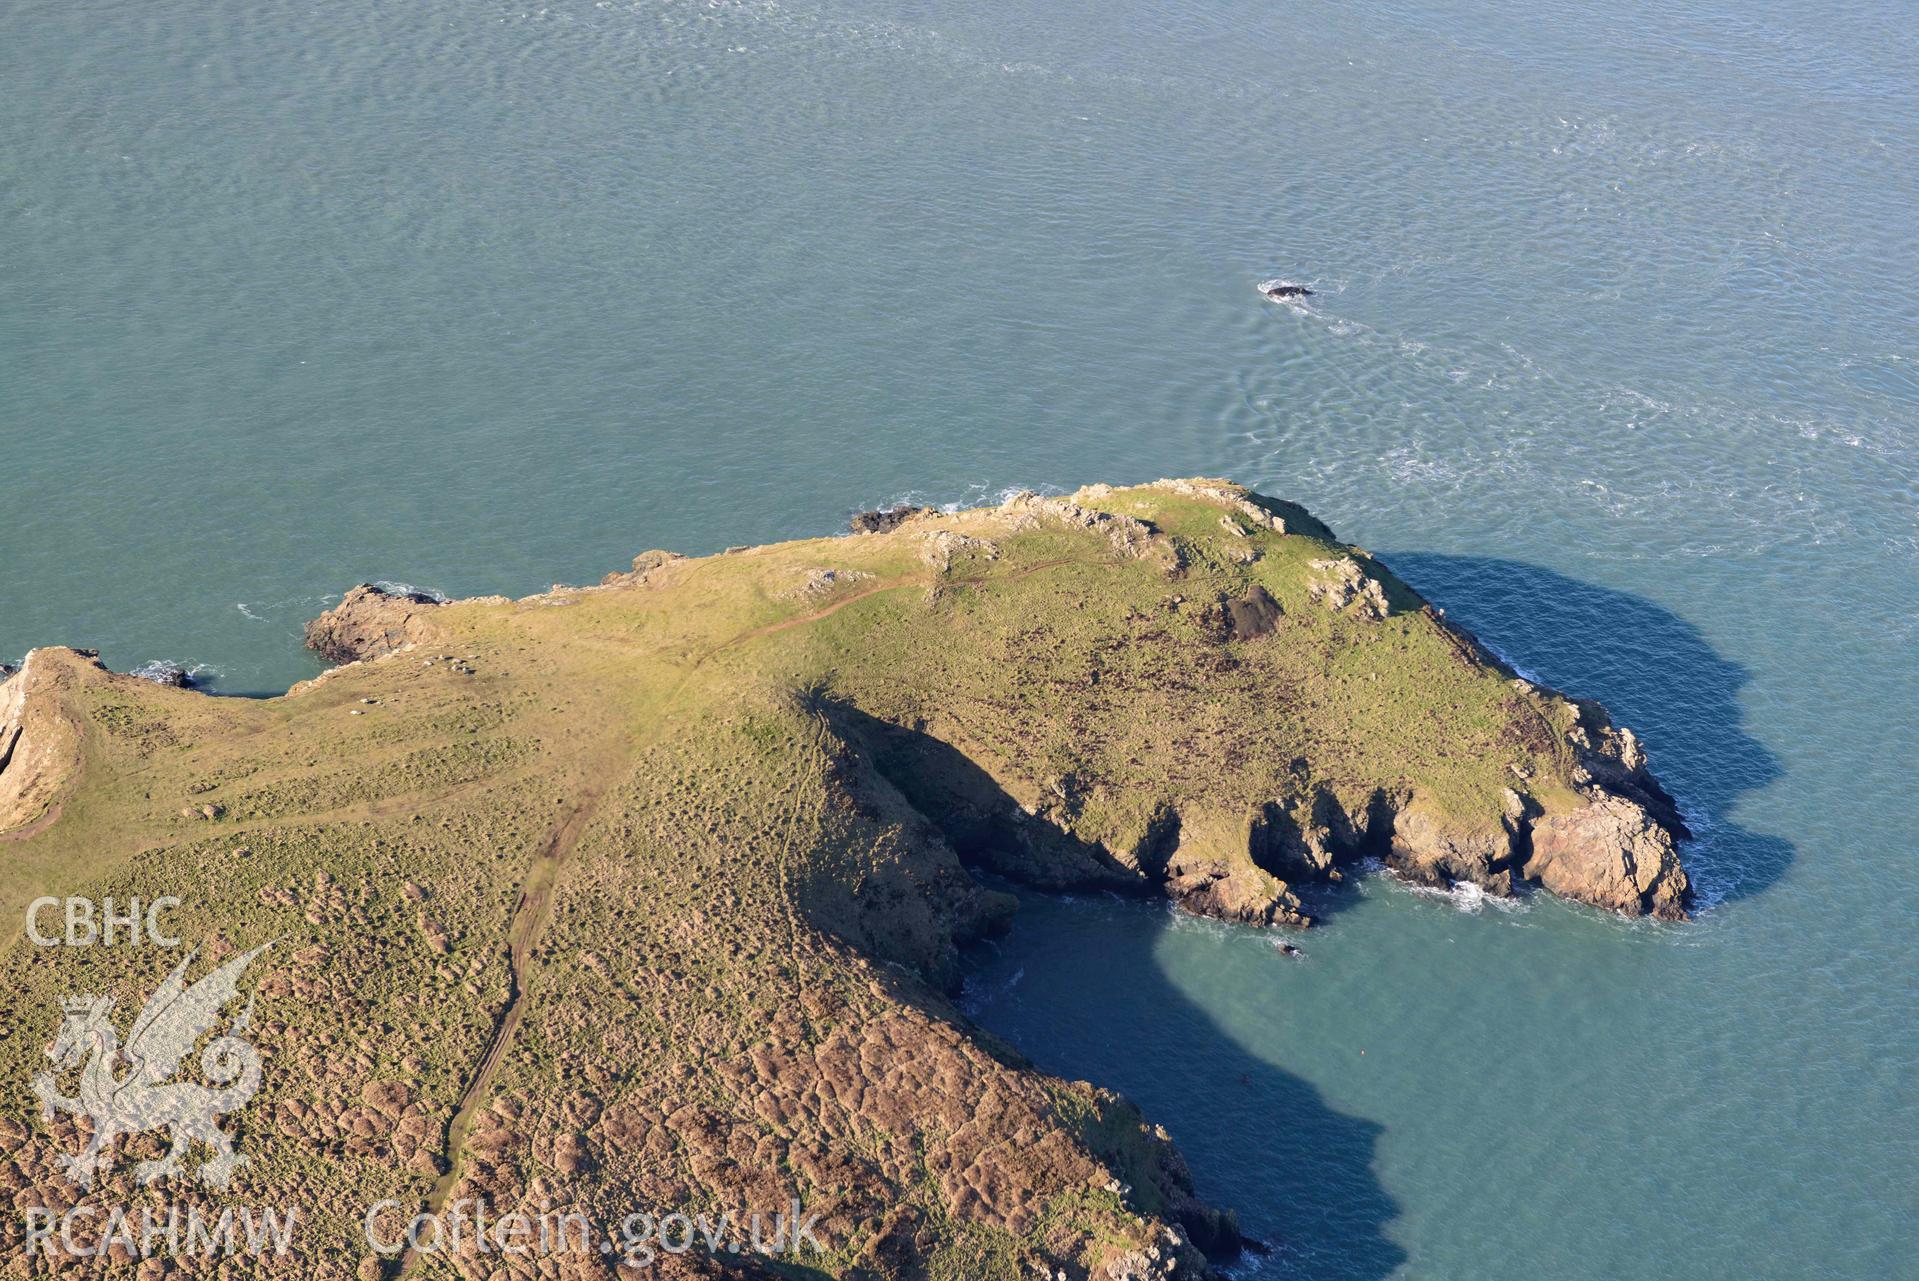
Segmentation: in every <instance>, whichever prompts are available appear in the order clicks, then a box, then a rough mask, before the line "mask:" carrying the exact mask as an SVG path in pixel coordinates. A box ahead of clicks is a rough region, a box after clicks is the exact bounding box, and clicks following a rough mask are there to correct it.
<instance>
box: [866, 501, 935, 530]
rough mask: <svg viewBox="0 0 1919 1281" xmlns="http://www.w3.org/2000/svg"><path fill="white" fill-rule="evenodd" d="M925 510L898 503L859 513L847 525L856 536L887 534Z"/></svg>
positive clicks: (909, 504)
mask: <svg viewBox="0 0 1919 1281" xmlns="http://www.w3.org/2000/svg"><path fill="white" fill-rule="evenodd" d="M926 510H927V509H926V508H924V507H915V506H913V505H912V504H911V503H900V504H899V505H897V506H894V507H882V508H879V509H878V510H876V511H870V512H860V513H859V514H858V515H856V516H854V517H853V519H852V520H851V521H849V522H848V524H849V525H850V526H851V527H852V530H853V532H854V533H856V534H889V533H891V532H892V531H894V530H896V529H898V528H899V527H900V526H901V525H904V524H905V523H906V522H907V521H909V520H911V519H913V517H915V516H919V515H923V514H925V512H926Z"/></svg>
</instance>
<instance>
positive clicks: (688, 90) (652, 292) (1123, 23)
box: [0, 0, 1919, 1281]
mask: <svg viewBox="0 0 1919 1281" xmlns="http://www.w3.org/2000/svg"><path fill="white" fill-rule="evenodd" d="M1915 29H1916V28H1915V24H1914V23H1913V21H1912V15H1911V11H1910V9H1909V8H1907V7H1906V6H1903V5H1900V4H1895V3H1891V2H1889V0H1867V2H1866V3H1849V4H1844V5H1840V4H1835V3H1831V2H1830V0H1824V2H1813V0H1801V2H1796V3H1757V4H1755V3H1737V4H1735V3H1730V2H1729V0H1724V2H1701V0H1679V3H1676V4H1670V5H1661V6H1637V5H1629V6H1623V7H1622V6H1619V5H1600V4H1588V3H1560V2H1557V0H1555V2H1551V3H1547V4H1544V5H1538V6H1526V5H1518V4H1491V3H1473V2H1471V0H1437V2H1436V3H1433V4H1429V5H1411V4H1399V3H1379V2H1373V3H1360V4H1355V5H1348V6H1333V5H1326V4H1303V5H1266V4H1254V3H1250V2H1248V0H1219V3H1216V4H1212V5H1198V4H1194V3H1190V2H1189V0H1175V2H1174V3H1171V4H1158V5H1147V4H1140V3H1137V0H1116V3H1114V4H1110V5H1104V6H1061V5H1034V4H985V3H959V4H953V3H948V4H942V5H930V4H923V3H910V2H906V0H894V2H893V3H883V2H878V0H867V2H865V3H851V4H823V3H819V2H818V0H778V2H777V3H775V2H770V0H769V2H765V3H732V2H728V0H710V2H709V0H703V2H700V3H692V2H690V0H639V2H637V3H635V2H632V0H599V2H598V3H593V2H592V0H553V2H552V3H549V4H546V5H526V4H501V3H497V0H466V2H463V3H457V4H456V3H452V2H451V0H417V2H415V3H409V4H404V5H402V4H391V3H389V4H364V3H349V4H335V5H315V4H286V3H275V2H273V0H268V2H267V3H257V2H256V3H246V4H242V3H237V2H236V0H201V2H200V3H196V4H192V5H186V4H179V3H174V2H172V0H154V2H153V3H145V4H138V5H135V4H128V3H124V2H113V3H109V2H106V0H62V2H61V3H57V4H56V3H51V2H50V0H15V2H14V3H12V4H10V5H7V6H5V7H4V8H0V83H4V85H5V86H6V87H7V88H6V94H5V106H4V107H0V657H9V658H10V657H16V656H17V655H18V654H19V653H21V652H22V651H24V650H25V649H27V648H28V647H29V646H31V645H35V644H43V643H54V642H60V643H70V644H82V645H95V646H98V647H100V648H101V649H102V650H103V651H104V654H105V656H106V658H107V659H108V661H109V662H110V663H112V664H113V665H115V666H117V667H133V666H137V665H139V664H141V663H143V662H146V661H148V660H151V659H161V658H165V659H174V660H179V661H182V662H186V663H189V664H206V665H208V666H209V667H210V668H211V669H212V672H213V673H217V675H214V676H213V679H214V682H215V684H216V687H217V688H220V689H223V690H226V691H228V692H236V693H249V692H270V691H275V690H279V689H283V688H284V687H285V686H286V685H287V684H288V683H290V682H291V681H293V680H296V679H299V678H301V677H303V676H306V675H309V674H310V673H311V672H312V671H314V670H315V665H314V664H313V662H312V660H311V659H310V658H308V657H307V656H305V655H303V654H302V653H301V652H300V651H299V649H298V640H297V632H298V627H299V624H300V623H301V622H302V621H304V619H306V618H307V617H309V616H311V615H312V614H314V613H316V612H317V611H318V610H319V609H320V608H322V607H324V605H325V604H326V603H327V602H328V600H329V599H330V597H331V595H333V594H336V593H338V592H339V591H340V590H342V589H343V588H345V587H346V586H349V585H351V584H352V583H355V582H358V581H360V580H362V579H389V580H398V581H406V582H411V583H415V584H420V585H424V586H429V587H433V588H436V589H439V590H442V591H445V592H448V593H451V594H467V593H473V592H491V591H504V592H509V593H521V592H526V591H530V590H535V589H538V588H541V587H544V586H545V585H546V584H548V583H550V582H553V581H556V580H557V581H580V580H590V579H592V578H595V577H597V576H598V575H599V574H600V573H602V572H604V571H605V570H607V569H611V568H616V567H619V566H622V565H623V564H624V563H625V562H626V561H627V560H628V559H629V558H630V557H631V556H632V555H633V554H634V553H635V552H637V551H639V550H641V549H643V548H646V547H652V546H665V547H671V548H676V549H679V550H683V551H692V552H697V551H707V550H713V549H716V548H718V547H721V546H724V545H727V544H731V543H743V542H757V541H763V540H768V539H774V538H781V537H789V536H797V535H807V534H817V533H822V532H827V531H830V530H832V529H834V528H836V527H838V526H839V525H840V523H841V521H842V520H843V518H844V517H845V515H846V514H847V513H848V512H850V511H852V510H854V509H856V508H859V507H863V506H870V505H873V504H875V503H878V502H881V501H884V500H888V499H893V498H899V497H907V496H913V497H918V498H921V499H924V500H933V501H964V500H968V499H978V498H983V497H987V496H990V495H993V494H995V493H997V492H999V491H1000V490H1002V489H1004V488H1007V487H1010V486H1021V485H1024V486H1034V487H1045V486H1060V487H1065V488H1071V487H1074V486H1076V485H1078V484H1080V483H1083V482H1086V481H1091V480H1107V481H1133V480H1142V479H1149V478H1152V477H1155V476H1159V475H1165V474H1193V473H1219V474H1227V475H1231V476H1233V477H1235V478H1237V479H1240V480H1244V481H1247V482H1250V483H1254V484H1257V485H1259V486H1261V487H1263V488H1266V489H1268V490H1270V491H1271V492H1275V493H1280V494H1284V495H1286V496H1289V497H1292V498H1296V499H1298V500H1300V501H1303V502H1305V503H1306V504H1307V505H1309V506H1310V507H1311V508H1312V509H1313V510H1314V511H1315V512H1317V513H1318V514H1320V515H1322V516H1323V517H1325V518H1326V519H1327V520H1328V521H1329V522H1330V523H1331V524H1332V525H1333V526H1334V528H1335V529H1337V530H1338V531H1339V532H1340V533H1341V534H1342V535H1344V536H1346V537H1348V538H1352V539H1356V540H1358V541H1360V542H1362V543H1363V544H1365V545H1366V546H1368V547H1370V548H1372V549H1374V550H1376V551H1378V552H1380V553H1382V554H1383V555H1385V556H1386V557H1387V559H1388V560H1389V561H1390V562H1391V563H1392V564H1394V565H1395V566H1396V567H1397V568H1398V569H1399V570H1400V571H1401V572H1402V574H1404V575H1405V576H1406V577H1408V578H1409V579H1411V580H1412V581H1413V582H1415V583H1416V584H1417V585H1419V586H1420V587H1422V588H1423V589H1425V590H1426V591H1427V592H1428V594H1429V595H1431V596H1432V597H1433V598H1434V599H1436V600H1438V601H1439V602H1440V603H1441V604H1443V605H1445V606H1446V607H1447V608H1448V609H1449V611H1450V612H1451V613H1452V614H1453V615H1454V616H1455V617H1457V618H1460V619H1462V620H1463V621H1465V622H1466V623H1467V624H1468V625H1470V626H1472V627H1474V628H1475V629H1477V630H1479V631H1480V632H1481V633H1482V635H1484V636H1485V637H1486V639H1488V640H1489V641H1490V642H1492V643H1493V644H1495V645H1496V646H1497V647H1499V648H1500V649H1501V650H1502V651H1503V652H1504V653H1506V654H1507V655H1508V656H1510V657H1511V659H1512V660H1513V661H1514V662H1516V663H1518V664H1519V665H1520V666H1521V667H1523V668H1526V669H1529V670H1531V671H1534V672H1536V673H1538V674H1539V675H1540V676H1542V677H1543V678H1545V679H1547V680H1549V681H1552V682H1554V683H1557V684H1560V685H1563V686H1565V687H1567V688H1569V689H1572V690H1574V691H1577V692H1580V693H1584V694H1592V695H1596V696H1599V697H1601V698H1603V699H1604V700H1606V701H1607V702H1608V703H1609V704H1610V705H1611V706H1612V707H1613V709H1614V710H1615V712H1616V713H1617V714H1618V715H1619V716H1620V718H1621V719H1623V720H1624V721H1625V722H1626V723H1627V724H1630V725H1631V726H1633V727H1634V728H1635V729H1637V730H1639V731H1640V732H1641V734H1642V736H1643V737H1644V738H1645V739H1646V740H1647V742H1648V743H1649V745H1650V748H1651V751H1652V754H1653V760H1654V764H1655V767H1656V768H1657V769H1658V770H1659V772H1660V773H1661V775H1662V776H1663V777H1664V778H1665V779H1666V780H1667V781H1668V783H1669V784H1670V785H1671V786H1672V788H1673V790H1674V791H1675V792H1676V793H1677V794H1678V795H1679V796H1680V797H1681V799H1682V801H1683V803H1684V804H1685V806H1686V807H1687V809H1688V812H1689V814H1690V815H1691V816H1692V817H1693V819H1694V820H1695V824H1696V826H1697V827H1698V828H1699V829H1700V832H1701V839H1700V840H1699V842H1698V843H1697V844H1696V845H1695V846H1694V847H1693V849H1692V850H1691V851H1690V853H1689V856H1688V857H1689V861H1690V862H1691V864H1692V866H1693V867H1694V868H1695V872H1696V879H1697V880H1698V881H1699V882H1700V883H1701V885H1702V886H1703V887H1704V888H1705V890H1706V891H1707V899H1708V902H1709V907H1708V908H1707V910H1706V911H1705V912H1704V913H1703V914H1702V915H1701V918H1700V920H1698V921H1697V922H1696V923H1694V924H1692V925H1690V926H1686V927H1682V928H1655V927H1650V926H1646V925H1643V924H1628V923H1623V922H1619V921H1614V920H1611V919H1605V918H1601V917H1599V916H1597V915H1595V914H1592V913H1589V912H1584V911H1579V910H1574V909H1569V908H1566V907H1563V906H1560V905H1557V904H1553V903H1548V902H1541V901H1531V902H1527V903H1525V904H1524V905H1522V906H1521V907H1519V908H1518V909H1517V910H1503V909H1499V908H1492V907H1486V906H1483V905H1478V904H1475V903H1473V902H1471V901H1464V900H1453V899H1440V898H1432V897H1428V896H1423V895H1419V894H1415V893H1413V892H1411V891H1409V890H1406V889H1403V888H1400V887H1396V886H1394V885H1393V884H1391V883H1390V882H1388V881H1385V880H1383V879H1378V878H1375V879H1373V880H1371V881H1369V882H1367V883H1366V884H1364V885H1363V886H1361V887H1360V888H1358V889H1357V890H1355V891H1354V892H1352V893H1350V894H1349V895H1347V896H1345V897H1342V898H1339V899H1336V900H1333V901H1332V902H1330V903H1328V904H1327V908H1328V913H1329V920H1328V921H1327V925H1326V928H1325V929H1323V930H1321V931H1318V932H1316V933H1314V934H1312V935H1310V936H1309V937H1308V938H1306V939H1305V940H1303V942H1304V944H1305V946H1306V951H1307V955H1306V957H1305V958H1304V959H1303V960H1291V959H1288V958H1284V957H1281V956H1280V955H1279V954H1278V953H1276V952H1275V951H1274V950H1273V949H1272V947H1271V945H1270V942H1269V940H1267V939H1266V938H1264V937H1263V936H1260V935H1258V934H1254V933H1250V932H1245V931H1239V930H1232V929H1226V928H1222V927H1219V926H1216V925H1210V924H1205V923H1200V922H1195V921H1188V920H1181V919H1176V918H1173V917H1171V916H1169V915H1167V914H1166V913H1164V912H1162V911H1159V910H1156V909H1154V908H1151V907H1147V906H1143V905H1139V904H1127V903H1114V902H1110V901H1107V900H1103V899H1102V900H1087V901H1081V902H1076V903H1064V902H1057V901H1052V900H1048V899H1044V898H1031V899H1029V901H1028V904H1027V907H1026V909H1025V910H1024V912H1023V914H1022V916H1021V918H1020V922H1019V925H1018V927H1017V929H1016V931H1015V933H1014V935H1013V936H1012V937H1011V938H1010V939H1008V940H1007V941H1006V942H1005V943H1004V944H1003V945H1002V946H1001V947H1000V948H999V949H998V950H997V951H994V952H988V953H986V954H985V955H983V956H982V958H981V960H980V965H979V970H978V973H977V975H976V978H975V980H974V985H973V988H972V993H971V996H970V1001H971V1006H972V1008H973V1009H974V1011H975V1013H976V1014H977V1016H978V1017H979V1018H980V1019H981V1020H982V1021H983V1022H985V1023H986V1024H988V1025H989V1026H991V1027H993V1028H994V1029H996V1030H998V1031H1000V1032H1002V1033H1004V1034H1006V1035H1008V1036H1010V1037H1011V1038H1012V1039H1013V1040H1014V1041H1016V1042H1017V1043H1018V1044H1019V1045H1020V1046H1021V1047H1022V1048H1023V1049H1024V1050H1026V1051H1027V1052H1028V1053H1029V1054H1031V1055H1032V1056H1033V1057H1034V1058H1035V1059H1036V1060H1038V1061H1039V1062H1040V1063H1042V1064H1043V1065H1045V1066H1046V1067H1048V1068H1051V1069H1053V1070H1056V1071H1060V1072H1063V1073H1067V1074H1070V1075H1075V1076H1085V1077H1090V1078H1092V1079H1095V1080H1099V1081H1101V1082H1104V1083H1107V1084H1111V1085H1114V1086H1117V1087H1120V1088H1123V1089H1125V1090H1126V1091H1128V1092H1129V1093H1131V1094H1132V1095H1134V1096H1135V1097H1136V1098H1137V1099H1138V1100H1139V1101H1140V1102H1141V1103H1142V1104H1144V1105H1145V1106H1146V1107H1147V1108H1148V1110H1149V1111H1150V1112H1151V1113H1152V1115H1153V1116H1154V1117H1155V1118H1156V1119H1159V1120H1162V1121H1164V1122H1165V1123H1166V1124H1167V1126H1168V1127H1169V1128H1170V1129H1171V1130H1172V1131H1173V1133H1174V1134H1175V1136H1176V1137H1177V1138H1178V1139H1179V1140H1180V1142H1181V1144H1182V1146H1183V1147H1184V1149H1185V1150H1186V1152H1187V1153H1188V1155H1189V1157H1190V1158H1191V1160H1192V1163H1193V1165H1194V1167H1195V1170H1196V1173H1197V1176H1198V1179H1199V1183H1200V1186H1201V1189H1202V1190H1203V1191H1204V1192H1205V1193H1206V1194H1208V1195H1209V1196H1211V1197H1213V1198H1214V1199H1216V1200H1219V1201H1222V1202H1225V1203H1229V1204H1232V1205H1235V1206H1237V1207H1238V1209H1239V1210H1240V1212H1241V1214H1242V1216H1243V1219H1244V1221H1245V1223H1246V1226H1247V1227H1248V1228H1249V1229H1250V1230H1252V1231H1253V1232H1255V1233H1258V1234H1260V1235H1264V1236H1269V1237H1272V1238H1275V1239H1276V1240H1278V1241H1279V1242H1280V1244H1281V1248H1280V1250H1279V1252H1278V1253H1276V1254H1275V1255H1273V1256H1272V1257H1271V1258H1270V1259H1268V1260H1266V1261H1264V1263H1263V1264H1260V1265H1258V1268H1259V1269H1260V1270H1259V1271H1258V1275H1260V1276H1263V1277H1337V1278H1384V1277H1409V1278H1475V1279H1486V1278H1499V1279H1505V1278H1512V1279H1514V1281H1520V1279H1531V1278H1541V1277H1549V1278H1594V1279H1599V1278H1608V1279H1615V1281H1617V1279H1625V1278H1632V1279H1639V1278H1664V1277H1685V1278H1721V1277H1723V1278H1775V1277H1776V1278H1794V1279H1796V1278H1826V1277H1831V1278H1880V1277H1903V1276H1914V1275H1919V1229H1916V1228H1915V1226H1914V1225H1915V1216H1919V1085H1915V1065H1916V1064H1919V980H1916V979H1915V976H1914V975H1915V962H1919V945H1916V944H1915V942H1914V923H1915V919H1916V914H1915V909H1914V906H1913V905H1914V903H1915V895H1916V891H1919V861H1916V859H1915V845H1916V844H1919V841H1916V840H1915V837H1914V832H1915V831H1919V799H1915V795H1914V787H1913V779H1914V773H1913V771H1914V761H1915V759H1916V758H1919V733H1916V732H1915V730H1914V723H1915V718H1916V717H1919V681H1915V676H1919V657H1916V655H1919V625H1916V624H1915V610H1919V274H1916V273H1915V272H1914V270H1913V268H1914V263H1915V253H1916V251H1919V214H1915V212H1914V211H1915V208H1919V40H1916V39H1915ZM1272 276H1283V277H1287V278H1290V279H1295V280H1300V281H1305V282H1308V283H1310V284H1312V285H1313V287H1314V288H1315V289H1316V290H1317V291H1318V292H1317V295H1316V296H1315V297H1314V298H1313V299H1312V300H1311V304H1310V306H1307V307H1304V308H1299V309H1292V308H1286V307H1280V306H1275V305H1272V304H1268V303H1266V302H1263V301H1262V300H1261V299H1260V298H1259V297H1258V296H1257V295H1256V294H1255V293H1254V291H1253V286H1254V284H1255V283H1256V282H1258V281H1259V280H1261V279H1264V278H1267V277H1272ZM1362 1050H1363V1051H1364V1053H1363V1054H1362V1053H1361V1051H1362Z"/></svg>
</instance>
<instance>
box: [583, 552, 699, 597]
mask: <svg viewBox="0 0 1919 1281" xmlns="http://www.w3.org/2000/svg"><path fill="white" fill-rule="evenodd" d="M685 559H686V557H684V556H682V555H680V553H678V552H668V551H660V550H658V549H657V548H656V549H654V550H653V551H646V552H641V553H640V554H639V555H638V556H635V557H634V558H633V568H632V570H631V571H630V572H627V573H613V574H608V575H607V576H606V577H604V578H602V579H601V580H600V586H602V587H639V586H642V585H644V584H646V583H647V582H648V581H649V580H650V579H651V578H652V577H653V576H654V575H655V573H656V572H657V571H658V570H661V569H664V568H666V567H667V566H668V565H671V564H673V563H674V562H675V561H682V560H685Z"/></svg>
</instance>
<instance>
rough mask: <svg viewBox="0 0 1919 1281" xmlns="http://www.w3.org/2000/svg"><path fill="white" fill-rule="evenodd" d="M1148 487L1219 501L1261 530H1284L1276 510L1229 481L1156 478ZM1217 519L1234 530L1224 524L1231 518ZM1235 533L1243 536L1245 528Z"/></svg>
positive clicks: (1282, 522) (1186, 496)
mask: <svg viewBox="0 0 1919 1281" xmlns="http://www.w3.org/2000/svg"><path fill="white" fill-rule="evenodd" d="M1147 488H1148V489H1160V490H1164V491H1166V492H1167V493H1169V494H1178V495H1180V496H1181V497H1182V498H1199V499H1204V500H1205V501H1207V502H1211V503H1219V504H1220V505H1222V506H1225V507H1230V508H1231V509H1232V510H1233V511H1234V512H1236V513H1238V514H1239V516H1240V517H1241V518H1242V519H1244V520H1247V521H1250V522H1251V523H1252V524H1253V525H1255V526H1257V527H1258V528H1260V529H1270V530H1272V531H1273V532H1274V533H1275V534H1283V533H1285V532H1287V531H1286V521H1285V519H1284V518H1283V517H1281V516H1280V515H1279V513H1277V512H1275V511H1273V510H1272V509H1271V508H1269V507H1266V506H1263V505H1261V504H1260V503H1259V502H1257V501H1255V500H1254V499H1253V497H1252V495H1251V494H1249V493H1248V492H1247V491H1246V489H1244V488H1243V487H1241V486H1239V485H1235V484H1233V483H1232V482H1231V481H1228V480H1205V479H1199V478H1195V479H1192V480H1156V481H1154V482H1153V483H1152V484H1151V485H1148V486H1147ZM1220 520H1221V523H1222V524H1224V525H1225V527H1226V529H1227V530H1228V531H1229V532H1232V531H1233V530H1234V526H1233V525H1231V524H1229V523H1227V522H1229V521H1230V520H1231V517H1224V516H1223V517H1221V518H1220ZM1238 532H1239V533H1240V534H1242V535H1243V534H1244V532H1245V531H1243V530H1240V531H1238Z"/></svg>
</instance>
